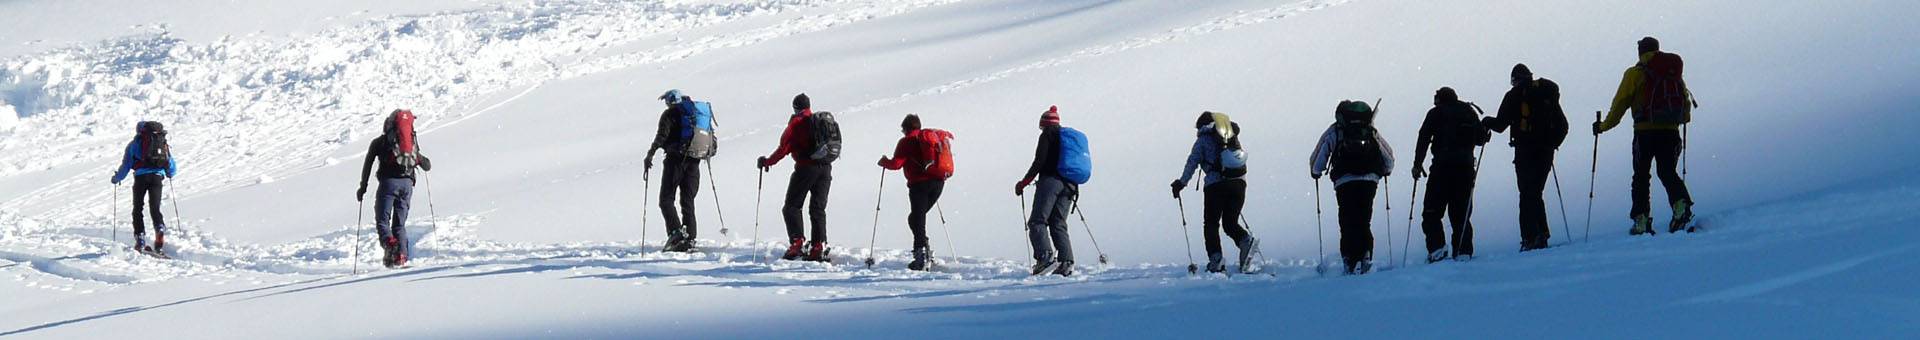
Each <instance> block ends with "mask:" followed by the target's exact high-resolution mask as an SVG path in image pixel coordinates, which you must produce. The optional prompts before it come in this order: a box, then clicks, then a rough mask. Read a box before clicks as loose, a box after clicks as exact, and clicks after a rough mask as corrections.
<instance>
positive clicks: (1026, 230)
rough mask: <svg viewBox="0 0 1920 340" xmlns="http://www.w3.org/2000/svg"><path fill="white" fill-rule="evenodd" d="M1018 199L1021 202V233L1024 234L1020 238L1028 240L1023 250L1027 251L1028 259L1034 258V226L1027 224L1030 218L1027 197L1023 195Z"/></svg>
mask: <svg viewBox="0 0 1920 340" xmlns="http://www.w3.org/2000/svg"><path fill="white" fill-rule="evenodd" d="M1016 197H1019V201H1020V231H1022V232H1023V233H1022V234H1021V235H1020V237H1021V238H1026V239H1027V246H1026V247H1022V248H1025V249H1026V250H1027V258H1033V226H1032V225H1029V224H1028V223H1027V219H1028V218H1029V217H1028V216H1030V215H1027V195H1026V194H1024V193H1022V194H1020V195H1016Z"/></svg>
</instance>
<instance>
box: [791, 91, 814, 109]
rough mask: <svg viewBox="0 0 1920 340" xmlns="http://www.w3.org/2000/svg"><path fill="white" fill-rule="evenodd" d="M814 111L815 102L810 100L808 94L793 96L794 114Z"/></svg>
mask: <svg viewBox="0 0 1920 340" xmlns="http://www.w3.org/2000/svg"><path fill="white" fill-rule="evenodd" d="M812 109H813V100H812V99H808V98H807V94H805V93H801V94H800V95H797V96H793V112H794V113H800V112H801V111H807V110H812Z"/></svg>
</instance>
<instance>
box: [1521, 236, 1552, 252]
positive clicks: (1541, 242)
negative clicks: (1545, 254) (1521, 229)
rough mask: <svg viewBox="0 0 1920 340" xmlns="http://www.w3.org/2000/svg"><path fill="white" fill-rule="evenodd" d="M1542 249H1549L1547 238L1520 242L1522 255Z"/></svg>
mask: <svg viewBox="0 0 1920 340" xmlns="http://www.w3.org/2000/svg"><path fill="white" fill-rule="evenodd" d="M1540 249H1547V240H1546V239H1545V238H1536V239H1531V240H1524V241H1520V252H1522V253H1524V252H1529V251H1534V250H1540Z"/></svg>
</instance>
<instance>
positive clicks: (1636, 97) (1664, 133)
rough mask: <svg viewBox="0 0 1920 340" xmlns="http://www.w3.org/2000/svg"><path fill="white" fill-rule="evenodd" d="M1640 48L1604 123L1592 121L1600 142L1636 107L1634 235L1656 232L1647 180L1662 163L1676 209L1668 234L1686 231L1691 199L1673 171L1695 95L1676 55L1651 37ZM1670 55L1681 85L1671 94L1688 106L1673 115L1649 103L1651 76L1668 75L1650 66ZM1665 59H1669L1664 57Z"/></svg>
mask: <svg viewBox="0 0 1920 340" xmlns="http://www.w3.org/2000/svg"><path fill="white" fill-rule="evenodd" d="M1639 47H1640V62H1639V63H1637V64H1635V65H1634V66H1633V67H1630V68H1627V71H1626V72H1625V73H1624V74H1622V75H1621V77H1620V88H1619V89H1618V90H1617V91H1615V93H1614V96H1613V106H1612V108H1610V109H1609V110H1608V111H1607V118H1606V120H1605V121H1598V122H1594V123H1593V134H1594V138H1595V139H1596V140H1597V139H1599V136H1600V134H1601V133H1605V132H1607V130H1611V129H1613V128H1614V127H1617V126H1619V125H1620V120H1621V116H1623V115H1624V114H1625V113H1626V112H1627V110H1628V109H1632V110H1633V112H1634V114H1633V118H1634V124H1633V131H1634V132H1633V210H1632V212H1631V213H1630V216H1631V217H1632V218H1633V230H1632V231H1631V234H1633V235H1639V234H1650V233H1652V232H1653V219H1652V218H1650V217H1648V210H1650V209H1649V207H1648V205H1649V203H1648V201H1649V200H1650V198H1649V196H1650V195H1651V194H1650V193H1649V192H1648V191H1649V190H1648V186H1649V185H1650V184H1651V183H1650V182H1649V181H1650V180H1651V177H1652V176H1649V175H1648V169H1649V168H1650V167H1652V165H1653V163H1655V162H1658V163H1659V165H1660V168H1659V172H1658V174H1659V175H1660V184H1661V185H1662V186H1665V187H1666V191H1667V201H1668V203H1669V204H1670V206H1671V207H1673V220H1672V221H1671V223H1670V224H1669V226H1668V232H1677V231H1679V230H1682V229H1684V228H1685V227H1686V225H1687V224H1688V223H1689V222H1691V221H1692V219H1693V211H1692V210H1693V198H1692V196H1691V195H1689V194H1688V193H1687V184H1686V182H1685V181H1684V180H1682V179H1681V178H1680V175H1679V173H1677V172H1675V171H1674V168H1675V167H1676V166H1677V165H1678V162H1679V157H1680V154H1681V152H1682V151H1683V150H1684V149H1685V147H1686V142H1685V140H1683V139H1682V136H1681V135H1680V128H1681V126H1683V125H1685V124H1686V122H1687V121H1690V118H1691V111H1690V109H1691V107H1692V106H1695V104H1694V103H1693V94H1692V93H1690V92H1687V90H1686V88H1685V84H1684V83H1683V82H1679V80H1678V77H1679V66H1678V63H1679V61H1678V58H1679V57H1678V56H1675V55H1671V54H1665V53H1662V52H1660V41H1659V40H1655V39H1654V38H1653V37H1646V38H1643V39H1641V40H1640V42H1639ZM1667 57H1670V58H1671V59H1670V60H1671V61H1672V63H1673V65H1674V66H1672V70H1673V71H1672V74H1671V75H1670V77H1672V78H1673V80H1672V82H1673V83H1674V84H1678V86H1677V87H1676V89H1677V91H1673V92H1674V93H1675V95H1678V96H1684V98H1680V100H1683V101H1684V104H1683V105H1682V106H1686V108H1684V109H1678V110H1671V111H1672V112H1675V113H1674V114H1669V113H1666V112H1664V111H1663V112H1659V113H1656V112H1653V111H1656V110H1655V109H1654V108H1653V107H1652V106H1651V105H1653V104H1652V103H1653V102H1654V101H1655V98H1649V97H1653V96H1656V94H1655V92H1653V91H1650V90H1652V89H1651V88H1650V87H1652V86H1654V85H1650V84H1649V81H1650V80H1652V79H1650V78H1652V77H1669V76H1668V75H1660V74H1656V73H1654V72H1653V69H1655V68H1657V67H1655V66H1652V65H1653V64H1654V63H1656V61H1655V59H1657V58H1667ZM1666 60H1668V59H1663V60H1662V61H1666ZM1663 84H1664V83H1663Z"/></svg>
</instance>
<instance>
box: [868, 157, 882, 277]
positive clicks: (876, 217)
mask: <svg viewBox="0 0 1920 340" xmlns="http://www.w3.org/2000/svg"><path fill="white" fill-rule="evenodd" d="M883 157H884V156H883ZM886 192H887V169H886V168H881V169H880V188H879V189H877V190H874V193H873V233H872V236H870V238H868V239H867V269H873V255H874V248H873V247H874V246H876V245H879V242H880V199H881V198H882V197H883V196H884V195H886Z"/></svg>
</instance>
